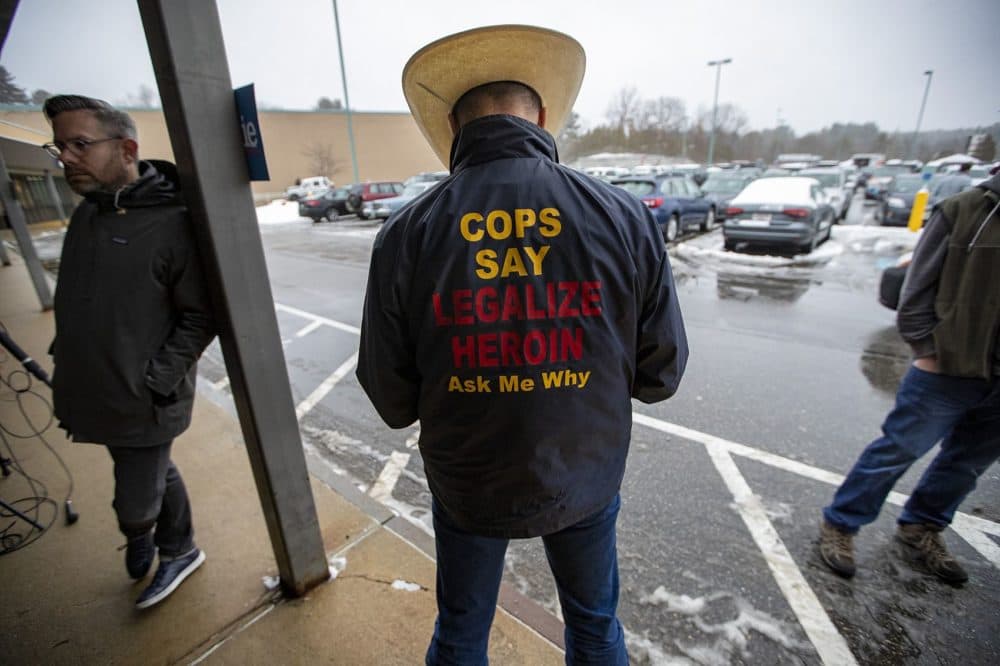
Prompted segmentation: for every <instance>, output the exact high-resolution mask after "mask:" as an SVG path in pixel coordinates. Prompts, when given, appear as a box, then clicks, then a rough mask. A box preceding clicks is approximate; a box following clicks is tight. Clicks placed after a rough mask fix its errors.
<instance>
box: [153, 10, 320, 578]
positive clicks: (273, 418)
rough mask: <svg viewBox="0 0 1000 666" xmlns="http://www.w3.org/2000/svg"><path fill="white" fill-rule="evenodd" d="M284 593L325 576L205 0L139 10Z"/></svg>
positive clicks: (215, 27) (218, 38) (221, 52)
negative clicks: (207, 279) (203, 263)
mask: <svg viewBox="0 0 1000 666" xmlns="http://www.w3.org/2000/svg"><path fill="white" fill-rule="evenodd" d="M138 4H139V13H140V15H141V17H142V24H143V28H144V30H145V32H146V40H147V42H148V45H149V53H150V56H151V58H152V61H153V70H154V72H155V74H156V83H157V86H158V87H159V92H160V99H161V100H162V101H163V112H164V116H165V118H166V121H167V130H168V131H169V133H170V143H171V146H172V147H173V151H174V155H176V157H177V167H178V172H179V174H180V179H181V186H182V188H183V190H184V195H185V199H186V201H187V202H188V206H189V208H190V211H191V217H192V219H193V221H194V228H195V230H196V233H197V235H198V239H197V240H198V243H199V246H200V248H201V249H202V257H203V260H204V261H205V265H206V273H207V274H208V276H209V284H210V288H211V290H212V298H213V302H214V304H215V310H216V316H217V318H218V319H219V338H220V341H221V343H222V352H223V355H224V356H225V359H226V370H227V372H228V373H229V378H230V382H231V385H232V389H233V397H234V399H235V402H236V409H237V412H238V413H239V418H240V424H241V426H242V428H243V438H244V440H245V441H246V446H247V453H248V455H249V457H250V465H251V468H252V469H253V475H254V480H255V481H256V484H257V494H258V496H259V498H260V502H261V505H262V507H263V510H264V519H265V521H266V523H267V529H268V533H269V534H270V537H271V546H272V548H273V549H274V556H275V559H276V560H277V563H278V571H279V573H280V575H281V584H282V588H283V590H284V592H285V593H286V594H289V595H292V596H301V595H303V594H305V593H306V592H307V591H308V590H310V589H311V588H313V587H315V586H316V585H317V584H319V583H321V582H323V581H324V580H326V579H327V578H329V569H328V565H327V562H326V556H325V552H324V549H323V540H322V536H321V534H320V529H319V520H318V518H317V515H316V505H315V502H314V500H313V495H312V489H311V488H310V485H309V474H308V471H307V469H306V461H305V454H304V452H303V450H302V441H301V439H300V437H299V427H298V421H297V420H296V417H295V406H294V404H293V402H292V393H291V387H290V386H289V383H288V372H287V369H286V366H285V357H284V353H283V352H282V349H281V337H280V335H279V332H278V322H277V317H276V316H275V312H274V301H273V299H272V296H271V286H270V283H269V282H268V276H267V266H266V265H265V262H264V249H263V246H262V244H261V240H260V232H259V230H258V228H257V217H256V211H255V209H254V203H253V194H252V192H251V190H250V183H249V180H248V175H247V165H246V160H245V157H244V152H243V144H242V138H241V130H240V126H239V120H238V115H237V111H236V102H235V99H234V96H233V89H232V83H231V79H230V76H229V65H228V63H227V60H226V51H225V47H224V45H223V41H222V28H221V25H220V23H219V14H218V10H217V8H216V5H215V3H214V2H208V1H206V0H138Z"/></svg>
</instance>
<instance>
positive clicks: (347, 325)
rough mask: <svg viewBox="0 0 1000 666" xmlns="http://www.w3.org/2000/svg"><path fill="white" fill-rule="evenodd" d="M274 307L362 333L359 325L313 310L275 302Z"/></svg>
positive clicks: (335, 326)
mask: <svg viewBox="0 0 1000 666" xmlns="http://www.w3.org/2000/svg"><path fill="white" fill-rule="evenodd" d="M274 309H275V310H280V311H282V312H287V313H288V314H293V315H296V316H298V317H303V318H305V319H311V320H313V321H318V322H320V323H321V324H326V325H327V326H330V327H331V328H336V329H340V330H341V331H345V332H347V333H353V334H354V335H361V329H360V328H358V327H357V326H351V325H350V324H345V323H343V322H339V321H336V320H334V319H328V318H326V317H321V316H319V315H315V314H313V313H311V312H306V311H305V310H299V309H298V308H293V307H291V306H290V305H282V304H281V303H275V304H274Z"/></svg>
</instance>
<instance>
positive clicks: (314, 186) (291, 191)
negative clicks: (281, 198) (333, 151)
mask: <svg viewBox="0 0 1000 666" xmlns="http://www.w3.org/2000/svg"><path fill="white" fill-rule="evenodd" d="M331 187H333V181H332V180H330V179H329V178H327V177H326V176H310V177H309V178H302V179H300V180H299V182H298V184H297V185H292V186H291V187H289V188H288V189H287V190H285V198H286V199H288V200H289V201H298V200H299V199H306V198H308V197H311V196H313V195H314V194H319V193H320V192H323V191H324V190H326V189H329V188H331Z"/></svg>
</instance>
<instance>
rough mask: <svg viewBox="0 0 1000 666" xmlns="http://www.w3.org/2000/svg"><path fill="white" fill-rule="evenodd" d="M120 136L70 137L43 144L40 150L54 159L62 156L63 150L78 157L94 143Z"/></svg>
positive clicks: (116, 138)
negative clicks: (102, 137)
mask: <svg viewBox="0 0 1000 666" xmlns="http://www.w3.org/2000/svg"><path fill="white" fill-rule="evenodd" d="M121 138H122V137H120V136H109V137H107V138H105V139H70V140H69V141H53V142H52V143H46V144H43V145H42V150H44V151H45V152H47V153H48V154H49V155H51V156H52V157H54V158H56V159H59V158H60V157H62V154H63V151H64V150H68V151H69V152H70V153H72V154H73V155H76V156H77V157H80V156H82V155H83V154H84V153H85V152H87V149H88V148H90V147H91V146H92V145H94V144H95V143H104V142H105V141H117V140H119V139H121Z"/></svg>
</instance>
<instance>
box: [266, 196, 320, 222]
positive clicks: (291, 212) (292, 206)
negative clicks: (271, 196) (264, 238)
mask: <svg viewBox="0 0 1000 666" xmlns="http://www.w3.org/2000/svg"><path fill="white" fill-rule="evenodd" d="M300 223H308V224H312V220H310V219H309V218H308V217H299V203H298V202H297V201H288V200H286V199H275V200H274V201H272V202H271V203H269V204H267V205H266V206H257V224H259V225H262V226H263V225H269V224H300Z"/></svg>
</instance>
